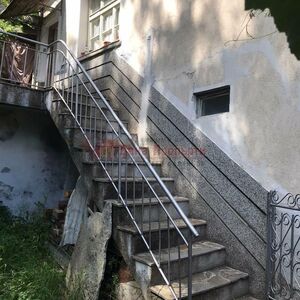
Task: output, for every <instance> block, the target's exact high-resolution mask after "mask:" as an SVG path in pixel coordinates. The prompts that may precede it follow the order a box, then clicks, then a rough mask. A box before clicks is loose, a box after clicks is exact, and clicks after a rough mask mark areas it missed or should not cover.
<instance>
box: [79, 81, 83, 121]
mask: <svg viewBox="0 0 300 300" xmlns="http://www.w3.org/2000/svg"><path fill="white" fill-rule="evenodd" d="M82 102H83V92H82V85H81V86H80V110H79V124H80V126H81V127H82Z"/></svg>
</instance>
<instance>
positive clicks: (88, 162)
mask: <svg viewBox="0 0 300 300" xmlns="http://www.w3.org/2000/svg"><path fill="white" fill-rule="evenodd" d="M82 163H83V164H87V165H94V164H98V163H99V162H98V161H90V160H83V161H82ZM106 163H107V164H108V165H111V164H114V165H118V164H119V161H118V159H117V158H116V159H115V160H113V161H111V160H108V161H107V162H106ZM121 164H122V165H125V164H126V165H135V163H134V162H133V161H127V162H126V160H121ZM136 164H137V165H138V166H140V165H146V163H145V162H143V161H141V162H136ZM151 165H152V166H161V163H151Z"/></svg>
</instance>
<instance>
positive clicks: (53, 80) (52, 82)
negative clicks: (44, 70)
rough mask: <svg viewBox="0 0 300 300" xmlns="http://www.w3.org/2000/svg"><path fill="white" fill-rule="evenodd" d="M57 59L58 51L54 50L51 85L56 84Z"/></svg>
mask: <svg viewBox="0 0 300 300" xmlns="http://www.w3.org/2000/svg"><path fill="white" fill-rule="evenodd" d="M56 60H57V52H56V51H54V52H53V54H52V73H51V78H50V86H52V85H54V82H55V72H56Z"/></svg>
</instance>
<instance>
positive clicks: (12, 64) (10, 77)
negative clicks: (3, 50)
mask: <svg viewBox="0 0 300 300" xmlns="http://www.w3.org/2000/svg"><path fill="white" fill-rule="evenodd" d="M14 61H15V51H14V54H13V58H12V63H11V65H10V72H9V79H10V80H12V74H13V67H14ZM14 81H15V80H14Z"/></svg>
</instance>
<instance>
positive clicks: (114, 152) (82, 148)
mask: <svg viewBox="0 0 300 300" xmlns="http://www.w3.org/2000/svg"><path fill="white" fill-rule="evenodd" d="M140 149H141V151H142V153H143V154H144V156H145V157H146V158H147V159H148V161H150V152H149V148H147V147H140ZM73 150H75V151H78V152H81V154H82V160H83V161H84V162H92V163H98V160H97V159H96V157H95V156H94V155H93V153H92V151H91V150H90V148H89V145H87V143H85V144H84V143H83V144H82V145H78V146H73ZM126 150H127V151H128V152H129V153H130V154H131V156H132V157H133V159H134V160H135V161H136V162H138V163H143V160H142V158H141V156H140V155H139V153H138V152H137V151H136V150H135V149H134V148H133V147H132V146H129V145H128V146H126V148H125V146H122V147H121V149H120V152H121V161H122V162H126V161H127V162H128V163H130V162H132V159H131V157H130V156H129V154H128V153H127V151H126ZM108 151H109V152H108ZM97 153H98V155H99V156H100V158H101V159H102V162H103V163H104V162H105V160H106V158H107V156H108V159H109V161H118V158H119V146H115V145H112V146H109V150H108V147H98V148H97ZM108 153H109V155H108Z"/></svg>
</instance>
